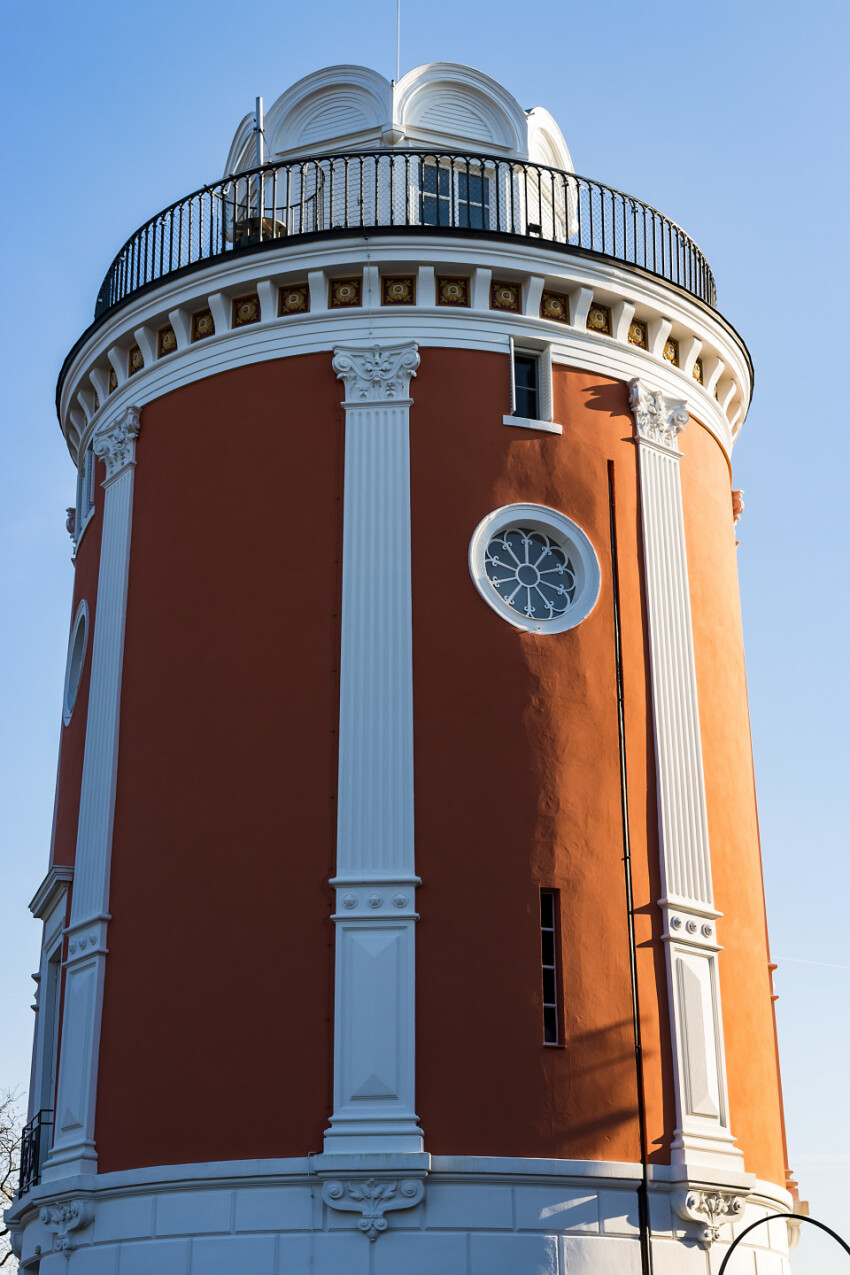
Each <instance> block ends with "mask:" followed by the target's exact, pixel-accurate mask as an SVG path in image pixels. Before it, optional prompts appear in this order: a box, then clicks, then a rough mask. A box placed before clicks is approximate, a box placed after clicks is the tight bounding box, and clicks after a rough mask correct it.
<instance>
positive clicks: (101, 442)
mask: <svg viewBox="0 0 850 1275" xmlns="http://www.w3.org/2000/svg"><path fill="white" fill-rule="evenodd" d="M140 425H141V412H140V410H139V408H138V407H128V408H127V410H126V412H124V414H123V416H119V417H118V418H117V419H115V420H112V421H109V422H108V423H107V424H105V425H104V427H103V428H102V429H98V430H96V431H95V433H94V436H93V438H92V448H93V449H94V454H95V456H97V457H98V458H99V459H100V460H102V461H103V463H104V465H105V466H106V480H105V481H106V482H110V481H111V480H112V479H113V478H117V477H118V475H119V474H120V473H121V472H122V471H123V470H124V469H126V468H127V466H128V465H133V464H135V460H136V439H137V438H138V437H139V427H140Z"/></svg>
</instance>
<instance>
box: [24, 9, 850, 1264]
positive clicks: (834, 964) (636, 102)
mask: <svg viewBox="0 0 850 1275" xmlns="http://www.w3.org/2000/svg"><path fill="white" fill-rule="evenodd" d="M3 26H4V41H3V44H4V48H3V52H2V55H0V56H2V58H3V65H2V67H0V92H1V93H2V103H3V107H2V109H3V121H4V129H5V135H6V147H5V151H6V156H5V174H6V182H5V187H4V189H5V194H4V199H3V204H4V211H5V218H4V221H5V227H4V234H3V236H2V240H1V241H0V251H2V258H3V261H2V266H3V276H2V277H3V283H4V297H5V304H4V306H3V307H2V311H1V312H0V314H1V315H2V317H0V323H2V340H0V350H2V357H3V358H4V360H5V367H4V375H3V384H4V388H5V393H4V400H3V419H2V429H3V440H4V455H5V457H6V463H5V472H4V480H5V482H4V499H3V501H2V505H1V506H0V517H2V520H3V524H4V526H3V545H4V552H3V554H2V563H1V564H0V570H2V587H3V597H4V598H5V600H6V601H7V602H8V603H9V610H8V611H7V613H6V622H5V623H4V624H3V626H2V630H0V644H1V645H2V657H3V660H2V667H3V670H4V677H3V679H2V695H3V723H4V730H3V732H2V740H0V749H1V750H2V755H0V784H2V802H3V810H2V825H0V826H2V828H3V829H4V832H5V836H4V845H3V851H2V852H3V855H4V862H3V868H2V877H1V878H0V942H2V945H3V950H2V953H0V970H2V975H3V976H2V980H0V1022H2V1024H3V1032H2V1039H0V1084H2V1083H10V1084H14V1083H16V1082H17V1083H21V1084H24V1083H25V1082H26V1079H27V1075H28V1069H29V1048H30V1031H31V1020H32V1015H31V1013H30V1011H29V1009H28V1005H29V1003H30V999H31V988H32V984H31V983H30V981H29V974H30V972H31V971H32V970H33V969H35V967H36V953H37V946H38V932H37V926H36V925H35V923H34V922H32V921H31V920H29V919H28V913H27V911H26V904H27V901H28V899H29V898H30V897H31V895H32V893H33V891H34V889H35V887H36V885H37V884H38V882H39V880H40V879H41V876H42V874H43V871H44V867H45V864H46V855H47V847H48V841H49V834H50V821H51V814H52V802H53V785H54V780H55V763H56V750H57V744H58V737H59V728H60V722H61V716H60V699H61V687H62V678H63V671H64V663H65V647H66V642H67V633H68V625H69V622H70V595H71V568H70V564H69V556H70V544H69V541H68V538H67V534H66V532H65V530H64V518H65V514H64V510H65V506H66V505H68V504H71V503H72V502H73V497H74V473H73V470H72V467H71V464H70V462H69V460H68V457H67V453H66V452H65V449H64V444H63V442H62V439H61V436H60V433H59V429H58V426H57V423H56V419H55V413H54V408H53V395H54V388H55V379H56V375H57V373H58V370H59V367H60V366H61V363H62V360H63V358H64V356H65V354H66V352H67V350H68V349H69V348H70V346H71V345H72V344H73V342H74V341H75V339H76V338H77V336H78V335H79V333H80V332H81V331H82V330H83V328H85V327H86V326H87V325H88V323H89V322H90V320H91V315H92V309H93V305H94V298H95V295H96V293H97V288H98V285H99V283H100V280H101V278H102V276H103V274H104V273H105V271H106V268H107V266H108V265H109V262H110V261H111V259H112V257H113V255H114V253H115V252H116V251H117V249H118V248H119V247H120V246H121V244H122V242H123V241H124V239H125V238H126V237H127V235H129V234H130V233H131V232H132V231H133V230H134V229H135V228H136V227H137V226H138V225H139V224H140V223H141V222H142V221H143V220H145V219H146V218H147V217H148V216H149V215H150V214H151V213H153V212H155V211H156V210H157V209H158V208H160V207H162V206H164V205H165V204H167V203H170V202H171V201H172V200H173V199H176V198H178V197H179V196H180V195H182V194H185V193H186V192H188V191H189V190H192V189H194V188H195V187H196V186H199V185H200V184H201V183H203V182H205V181H209V180H211V179H214V178H215V177H217V176H218V175H220V173H221V171H222V167H223V164H224V159H225V156H226V154H227V149H228V145H229V143H230V139H231V136H232V134H233V131H234V129H235V127H236V124H237V123H238V121H239V120H240V119H241V117H242V116H243V115H244V114H245V113H246V112H247V111H248V110H250V109H251V108H252V106H253V101H254V98H255V96H256V95H257V94H262V95H263V96H264V97H265V99H266V102H267V104H268V103H271V102H272V101H273V100H274V99H275V97H277V96H278V94H279V93H280V92H282V90H283V89H284V88H285V87H287V85H289V84H290V83H292V82H293V81H294V80H296V79H298V78H300V76H302V75H304V74H306V73H307V72H309V71H312V70H315V69H317V68H318V67H320V66H326V65H329V64H333V63H338V62H356V63H363V64H365V65H367V66H371V67H374V68H375V69H376V70H379V71H381V72H383V73H384V74H386V75H388V76H392V75H393V74H394V71H395V0H361V3H359V4H358V5H356V6H355V5H352V4H350V3H342V2H341V0H324V3H323V4H322V5H320V6H319V5H316V6H311V5H303V4H299V5H294V4H289V5H287V4H284V3H276V4H272V3H269V2H268V0H253V2H252V3H251V4H250V5H245V6H238V5H234V4H233V3H223V0H206V2H205V3H204V4H198V3H196V4H186V3H183V2H182V0H180V2H178V3H175V4H171V5H168V6H158V7H157V6H152V7H148V8H146V9H140V8H139V7H138V6H123V5H121V6H119V5H115V4H112V3H95V2H92V0H77V2H76V3H75V4H69V3H59V2H57V0H47V2H43V3H38V4H36V3H29V4H23V5H17V6H7V7H6V8H5V10H4V16H3ZM849 26H850V23H848V9H847V6H846V5H845V4H839V3H836V2H835V0H825V2H823V3H820V4H818V5H817V6H812V7H808V6H806V7H804V6H802V5H800V4H796V3H787V2H786V3H782V2H781V0H780V2H779V3H770V4H768V3H763V2H759V0H755V2H753V0H750V3H743V4H742V3H740V0H738V2H737V3H731V2H729V0H719V2H718V0H715V3H714V4H713V5H712V6H711V7H710V8H708V7H705V6H700V7H697V6H693V7H686V6H673V5H669V4H660V3H657V0H655V2H653V0H649V3H647V4H644V5H642V6H637V5H635V4H634V3H627V2H626V0H610V2H609V3H608V4H606V5H601V4H596V5H591V4H587V3H583V4H581V5H578V4H574V3H572V2H571V0H570V2H568V3H564V2H561V3H550V2H549V0H525V3H524V4H522V5H521V6H518V5H517V4H516V3H515V2H512V3H506V2H504V0H489V3H484V2H483V0H467V2H465V3H463V4H458V3H457V2H455V3H447V0H429V3H427V4H425V3H423V2H422V0H417V2H416V3H414V0H403V21H402V58H401V60H402V72H404V71H406V70H409V69H410V68H411V67H413V66H416V65H418V64H420V63H422V62H427V61H436V60H445V61H458V62H465V63H469V64H471V65H473V66H476V67H479V68H480V69H482V70H484V71H486V72H487V73H488V74H490V75H492V76H494V77H495V78H496V79H498V80H500V81H501V82H502V83H504V84H505V86H506V87H507V88H508V89H509V90H510V91H511V92H512V93H514V94H515V95H516V96H517V97H518V98H519V100H520V102H521V103H522V105H524V106H526V107H530V106H534V105H541V106H545V107H547V108H548V109H549V110H550V111H552V113H553V114H554V116H555V117H556V119H557V120H558V121H559V123H560V124H561V127H562V129H563V132H564V134H565V136H566V139H567V143H568V145H569V146H570V149H571V151H572V155H573V159H574V161H575V165H576V168H577V170H578V171H579V172H580V173H583V174H585V175H587V176H590V177H595V178H598V179H600V180H602V181H605V182H608V183H610V184H612V185H615V186H618V187H620V188H621V189H624V190H627V191H629V192H631V193H633V194H635V195H637V196H639V197H641V198H643V199H645V200H647V201H648V202H650V203H653V204H655V205H656V207H658V208H660V209H662V211H663V212H665V213H666V214H668V215H669V216H671V217H673V218H674V219H675V220H677V221H678V222H680V224H682V225H683V226H684V227H685V229H686V230H687V231H688V232H689V233H690V234H691V235H692V236H693V237H694V239H696V241H697V243H698V244H699V245H700V246H701V247H702V248H703V250H704V251H705V253H706V255H707V256H708V259H709V261H710V263H711V265H712V267H713V269H714V272H715V276H716V278H717V284H718V300H719V306H720V309H721V310H722V312H723V313H724V314H725V315H726V317H727V318H729V319H730V320H731V322H732V323H733V324H734V325H735V326H736V327H737V328H738V330H739V331H740V332H741V333H742V334H743V336H744V338H745V339H746V341H747V342H748V344H749V347H750V350H751V352H752V355H753V360H754V363H755V367H756V393H755V399H754V402H753V407H752V410H751V412H750V416H749V420H748V422H747V424H746V426H745V428H744V432H743V436H742V439H741V441H740V443H739V445H738V447H737V448H736V451H735V457H734V465H735V475H734V479H735V482H734V485H735V486H739V487H742V488H743V489H744V491H745V499H746V506H747V508H746V512H745V514H744V518H743V521H742V522H741V523H740V524H739V527H740V539H741V548H740V551H739V565H740V572H741V589H742V596H743V607H744V624H745V637H746V649H747V662H748V670H749V685H750V697H751V716H752V729H753V740H754V747H755V762H756V776H757V781H758V791H759V804H760V814H761V826H762V841H763V854H764V864H765V878H766V884H767V898H768V911H769V920H770V926H771V936H772V946H773V951H774V956H775V959H777V960H778V961H779V965H780V969H779V972H778V975H777V990H778V991H779V993H780V1000H779V1002H778V1016H779V1030H780V1045H781V1050H782V1061H783V1078H784V1085H785V1098H786V1108H787V1119H788V1135H789V1143H790V1150H791V1156H790V1158H791V1164H792V1166H793V1167H794V1168H795V1170H796V1171H797V1176H798V1178H799V1180H800V1183H801V1190H802V1194H803V1196H804V1198H808V1199H809V1200H810V1201H811V1205H812V1211H813V1214H814V1215H815V1216H818V1217H819V1218H821V1219H822V1220H824V1221H826V1222H830V1223H832V1224H833V1225H838V1226H840V1227H843V1228H844V1230H845V1231H847V1230H850V1225H848V1221H847V1217H848V1209H847V1199H848V1192H850V1151H848V1147H850V1113H848V1103H847V1082H846V1072H847V1056H848V1045H850V1039H848V1021H850V1015H848V1008H850V1005H848V1002H850V947H848V943H847V932H848V923H847V918H846V912H847V899H848V897H850V869H848V853H847V848H848V836H847V825H848V782H847V773H848V744H847V734H848V732H847V721H848V707H849V706H848V682H847V678H846V676H845V648H846V644H847V638H846V633H847V629H848V624H847V621H848V603H847V565H848V564H847V532H846V529H845V522H844V519H845V516H846V511H847V507H848V503H850V502H848V496H847V475H848V469H850V464H848V462H850V455H848V451H849V450H850V448H848V429H847V426H846V424H845V422H844V420H843V414H842V412H841V411H840V410H839V409H837V407H836V405H834V404H833V403H832V400H831V394H832V393H833V391H834V390H835V388H836V386H837V387H838V388H841V387H842V385H843V376H844V375H845V374H846V373H845V367H846V353H845V351H846V336H845V333H844V326H843V325H844V307H845V305H846V298H847V296H848V294H850V279H848V277H847V274H848V267H847V260H848V252H847V229H846V224H847V207H848V201H849V200H850V190H848V177H847V168H848V164H847V160H848V155H847V146H846V142H845V136H846V132H847V122H848V120H847V105H848V102H847V89H846V83H847V78H848V77H847V72H846V65H845V64H844V58H845V50H846V47H847V41H848V35H850V31H848V27H849ZM812 1237H813V1238H811V1239H810V1238H809V1237H808V1235H807V1236H806V1238H805V1240H804V1242H803V1244H802V1245H801V1247H800V1249H799V1250H798V1257H797V1258H796V1260H795V1267H794V1269H795V1275H815V1272H816V1273H817V1275H832V1272H833V1271H834V1272H835V1273H836V1275H839V1272H841V1271H844V1270H846V1265H845V1266H842V1263H846V1259H845V1258H844V1257H842V1255H841V1254H840V1253H838V1251H837V1250H836V1251H835V1252H834V1253H833V1252H832V1250H831V1249H830V1248H829V1246H828V1245H827V1244H826V1242H821V1241H820V1239H818V1238H817V1237H816V1236H815V1235H814V1231H813V1230H812ZM730 1275H734V1272H731V1273H730Z"/></svg>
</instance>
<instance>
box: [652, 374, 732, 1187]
mask: <svg viewBox="0 0 850 1275" xmlns="http://www.w3.org/2000/svg"><path fill="white" fill-rule="evenodd" d="M629 401H630V403H631V407H632V411H633V413H634V418H635V437H636V439H637V444H638V455H639V473H640V501H641V530H642V537H643V553H644V572H645V580H646V600H647V618H648V628H649V658H650V674H651V685H652V711H653V722H654V735H655V756H656V770H657V787H658V821H659V840H660V845H661V885H662V894H663V899H662V902H661V907H662V911H663V912H664V924H665V947H666V954H667V982H668V995H669V1001H670V1016H671V1030H672V1038H673V1060H674V1073H675V1095H676V1131H675V1134H674V1138H673V1143H672V1145H671V1148H670V1152H671V1158H672V1162H673V1164H674V1165H675V1164H682V1165H684V1166H685V1168H686V1170H687V1171H688V1173H690V1172H691V1171H692V1170H698V1169H700V1168H702V1167H705V1166H708V1167H718V1166H723V1165H724V1164H726V1163H729V1164H730V1165H732V1166H733V1167H734V1166H738V1167H742V1165H743V1160H742V1157H741V1153H740V1152H739V1151H738V1150H737V1149H736V1148H735V1145H734V1144H735V1140H734V1138H733V1137H732V1133H731V1130H730V1128H729V1111H728V1098H727V1093H726V1071H725V1062H724V1050H723V1027H722V1017H721V1009H720V984H719V978H718V973H717V953H718V950H719V949H718V944H717V939H716V935H715V924H714V918H716V916H717V913H716V911H714V896H713V891H712V884H711V859H710V854H709V842H708V820H707V815H706V801H705V779H704V775H703V763H702V744H701V740H700V728H699V704H698V699H697V682H696V668H695V665H694V651H693V634H692V625H691V607H690V592H689V585H688V566H687V550H686V543H685V524H684V516H683V511H682V490H681V479H680V474H679V463H680V459H681V454H680V452H679V445H678V435H679V433H680V431H681V430H682V429H684V428H685V426H686V424H687V422H688V419H689V418H688V409H687V405H686V404H685V402H684V401H683V400H681V399H672V398H667V397H665V395H664V394H662V393H661V392H660V390H658V389H657V388H656V387H654V386H651V385H647V384H646V382H645V381H640V380H634V381H632V382H631V385H630V396H629Z"/></svg>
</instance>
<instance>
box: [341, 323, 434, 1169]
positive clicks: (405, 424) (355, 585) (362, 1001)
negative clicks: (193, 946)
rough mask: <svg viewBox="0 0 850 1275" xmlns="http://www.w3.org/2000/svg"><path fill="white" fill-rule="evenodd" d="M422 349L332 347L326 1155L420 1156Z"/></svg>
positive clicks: (405, 345) (410, 346) (413, 345)
mask: <svg viewBox="0 0 850 1275" xmlns="http://www.w3.org/2000/svg"><path fill="white" fill-rule="evenodd" d="M418 365H419V355H418V353H417V347H416V345H415V344H413V343H408V344H404V345H384V346H378V345H374V346H371V347H370V348H368V349H366V348H362V347H353V346H339V347H337V349H336V350H335V351H334V361H333V366H334V371H335V372H336V374H337V376H338V377H340V378H341V379H342V380H344V382H345V391H346V397H345V401H344V403H343V406H344V408H345V413H346V421H345V495H344V507H343V550H342V649H341V665H340V723H339V798H338V823H337V874H336V877H335V878H334V880H333V881H332V883H331V884H332V885H334V886H335V887H336V890H337V907H336V913H335V915H334V920H335V922H336V998H335V1010H334V1013H335V1023H334V1112H333V1116H332V1117H331V1127H330V1128H329V1129H328V1131H327V1133H326V1135H325V1150H326V1151H328V1152H334V1153H344V1154H357V1155H359V1154H362V1153H368V1152H388V1153H392V1152H417V1151H421V1150H422V1131H421V1130H420V1128H419V1125H418V1123H417V1118H416V1112H415V1106H414V954H413V949H414V935H413V930H414V925H415V922H416V913H415V901H414V895H415V886H416V885H417V884H418V882H417V878H416V875H415V867H414V858H413V662H412V629H411V581H410V575H411V565H410V440H409V420H408V417H409V407H410V403H411V400H410V399H409V398H408V389H409V384H410V378H411V376H414V375H415V374H416V368H417V367H418Z"/></svg>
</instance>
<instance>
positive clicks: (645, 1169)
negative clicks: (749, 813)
mask: <svg viewBox="0 0 850 1275" xmlns="http://www.w3.org/2000/svg"><path fill="white" fill-rule="evenodd" d="M608 513H609V519H610V534H611V584H612V592H613V595H614V654H615V659H616V664H617V725H618V728H619V740H620V806H621V811H622V820H623V874H624V877H625V885H626V913H627V917H628V929H629V973H630V976H631V983H632V1030H633V1032H634V1042H635V1079H636V1088H637V1105H638V1129H639V1134H640V1163H641V1169H642V1176H641V1182H640V1186H639V1187H638V1191H637V1197H638V1224H639V1226H640V1264H641V1272H642V1275H652V1248H651V1245H650V1228H649V1163H648V1160H647V1149H646V1097H645V1094H644V1080H643V1046H642V1044H641V1031H640V1000H639V998H638V981H637V947H636V944H635V904H634V893H633V890H632V852H631V843H630V840H629V780H628V773H627V770H626V716H625V706H624V704H623V647H622V641H621V637H620V572H619V567H618V562H617V523H616V519H615V516H614V462H613V461H611V460H609V461H608Z"/></svg>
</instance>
